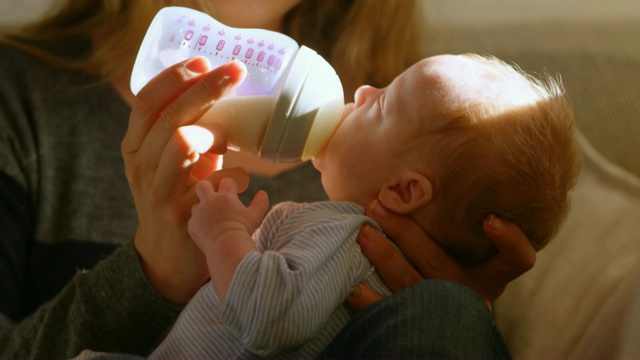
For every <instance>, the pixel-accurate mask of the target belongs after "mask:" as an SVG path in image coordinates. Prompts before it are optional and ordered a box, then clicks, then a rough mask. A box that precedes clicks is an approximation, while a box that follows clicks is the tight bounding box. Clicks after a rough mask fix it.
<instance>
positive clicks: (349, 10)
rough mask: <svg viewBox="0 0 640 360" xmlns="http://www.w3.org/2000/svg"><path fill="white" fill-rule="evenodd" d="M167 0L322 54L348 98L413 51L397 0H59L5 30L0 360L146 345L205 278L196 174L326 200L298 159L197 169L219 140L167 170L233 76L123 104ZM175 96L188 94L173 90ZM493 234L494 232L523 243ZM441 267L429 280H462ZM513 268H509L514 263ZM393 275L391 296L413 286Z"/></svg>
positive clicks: (0, 52)
mask: <svg viewBox="0 0 640 360" xmlns="http://www.w3.org/2000/svg"><path fill="white" fill-rule="evenodd" d="M169 5H180V6H188V7H192V8H195V9H198V10H202V11H206V12H208V13H210V14H211V15H213V16H214V17H216V18H217V19H218V20H219V21H221V22H223V23H226V24H228V25H230V26H233V27H260V28H267V29H271V30H277V31H282V32H284V33H286V34H289V35H290V36H292V37H294V38H295V39H296V40H297V41H298V42H299V43H300V44H306V45H308V46H309V47H311V48H313V49H315V50H317V51H319V52H320V53H321V54H322V55H323V56H324V57H325V58H327V59H329V60H330V62H331V63H332V65H333V66H334V67H335V68H336V70H337V71H338V73H339V75H340V76H341V77H342V79H343V82H344V85H345V93H346V94H352V93H353V89H355V88H356V87H357V86H359V85H360V84H362V83H370V84H373V85H376V86H384V85H386V83H387V82H389V81H390V80H391V79H392V78H393V77H394V76H395V75H396V74H397V73H399V72H401V71H402V70H403V69H404V68H405V67H406V66H407V65H409V64H411V63H413V62H415V60H417V58H419V57H420V56H421V54H420V52H419V51H418V50H419V47H417V46H416V44H419V43H420V41H419V35H420V33H421V32H420V29H419V26H418V24H419V22H420V18H419V15H420V12H419V11H417V10H416V9H415V6H416V4H415V3H414V2H413V1H405V0H397V1H384V2H382V1H367V0H359V1H343V0H331V1H329V0H323V1H300V0H272V1H269V2H266V1H262V0H246V1H204V0H203V1H196V0H192V1H186V0H185V1H169V0H165V1H154V2H143V1H129V0H118V1H116V0H102V1H94V0H84V1H66V2H64V3H60V4H59V7H58V8H57V9H56V10H55V11H54V12H52V15H51V16H50V17H48V18H46V19H44V20H42V21H41V22H39V23H37V24H35V25H33V26H31V27H29V28H27V29H26V30H25V31H23V32H21V33H20V34H14V35H15V36H12V37H10V38H9V37H5V38H4V39H3V43H5V44H4V45H3V46H2V47H0V72H2V74H0V78H2V79H3V81H2V82H0V89H1V90H0V91H1V92H2V94H3V101H2V102H0V128H2V140H1V142H0V194H1V195H0V196H1V198H2V202H0V219H1V220H0V221H2V228H3V229H5V230H6V231H3V233H2V235H1V236H2V239H0V252H1V253H0V258H1V259H2V261H1V262H0V267H1V268H0V274H1V275H0V287H2V288H3V289H5V290H4V291H3V295H2V296H1V298H0V313H2V314H3V317H2V319H3V320H4V321H3V322H4V323H7V324H11V325H10V326H7V327H3V328H2V330H0V349H1V350H0V354H2V356H5V357H13V358H15V357H51V358H54V357H70V356H74V355H77V354H78V353H79V351H80V350H81V349H86V348H89V349H93V350H97V351H110V352H125V353H131V354H141V355H144V354H147V353H148V352H149V350H150V349H151V348H152V347H153V346H154V345H155V344H156V343H157V342H158V341H159V340H160V339H161V338H162V337H163V335H164V334H165V333H166V332H167V331H168V329H169V327H170V326H171V324H172V322H173V321H174V320H175V318H176V316H177V314H178V313H179V311H180V308H181V306H182V305H184V304H185V303H186V302H187V301H188V300H189V299H190V297H191V296H192V295H193V293H194V292H195V291H196V290H197V288H198V287H199V286H200V285H201V284H202V282H203V281H204V280H205V279H206V277H207V272H206V267H205V264H204V260H203V258H202V255H201V254H200V253H199V252H198V251H197V249H196V248H195V246H194V245H193V243H192V241H191V240H190V239H189V237H188V235H187V232H186V222H187V220H188V216H189V211H190V208H191V206H192V204H193V203H194V202H195V196H194V193H193V189H192V186H193V184H194V178H204V177H209V178H210V179H211V180H212V181H215V180H216V179H219V178H220V177H222V176H234V177H235V178H236V179H237V181H241V180H243V183H244V184H245V186H246V183H247V179H246V178H245V177H244V176H243V172H242V171H238V170H237V169H234V168H235V167H236V166H239V165H241V166H242V167H243V168H244V169H246V171H248V172H249V173H250V174H251V179H250V186H252V187H251V188H250V189H249V190H248V191H247V192H246V195H245V196H246V197H248V198H251V197H252V196H253V193H254V192H255V191H256V190H257V189H259V188H263V189H266V190H267V191H268V192H269V194H270V196H271V199H272V201H273V203H276V202H278V201H280V200H285V199H287V200H294V201H312V200H319V199H323V198H324V197H325V195H324V193H323V192H322V190H321V186H320V182H319V178H318V176H317V174H316V173H315V171H314V170H313V169H312V168H311V166H309V165H304V164H303V165H300V164H293V165H291V164H287V165H277V166H276V165H274V164H265V163H262V162H260V161H257V160H255V159H253V158H244V157H240V156H238V155H237V154H235V153H229V154H227V155H226V156H225V162H224V166H225V167H226V168H228V169H225V170H222V171H220V172H215V173H213V174H212V175H209V174H210V173H211V172H212V171H213V170H215V169H216V168H217V167H216V164H217V162H218V161H219V160H220V159H219V157H218V156H217V155H215V154H213V153H214V152H220V151H216V150H220V148H221V147H222V148H223V147H224V146H223V145H224V144H223V141H220V142H219V143H217V145H216V146H214V149H212V150H211V151H210V152H208V153H205V154H203V155H202V156H200V157H199V161H197V167H196V168H197V171H195V172H193V174H192V172H191V170H192V167H186V168H185V167H182V166H176V165H175V164H185V161H191V162H193V160H195V157H194V154H195V150H194V144H191V143H190V142H189V138H188V136H187V135H188V134H186V133H185V132H184V131H181V130H179V128H180V126H182V125H187V124H189V123H193V122H194V121H195V119H197V117H198V115H199V111H201V110H194V109H202V108H203V105H204V104H210V103H211V101H213V100H215V99H217V98H218V97H220V96H222V95H224V93H225V92H226V91H229V90H230V89H231V88H232V87H233V86H235V85H236V83H237V81H239V80H240V79H239V78H238V76H239V75H238V73H237V69H236V70H234V69H233V67H229V66H226V67H225V66H223V67H221V68H219V69H215V70H213V71H209V70H210V69H208V68H206V65H203V64H202V63H200V62H197V61H196V62H186V63H185V64H180V65H178V66H176V67H174V68H172V70H169V71H168V72H167V75H166V76H165V77H161V78H160V79H158V80H156V81H152V82H151V83H150V85H149V86H147V87H146V88H145V89H144V90H143V91H142V92H141V93H140V94H139V95H138V96H137V97H135V98H134V97H133V95H132V94H131V92H130V91H129V87H128V77H129V74H130V72H131V67H132V64H133V61H134V59H135V55H136V52H137V49H138V46H139V44H140V41H141V39H142V37H143V36H144V33H145V31H146V28H147V26H148V24H149V23H150V21H151V19H152V17H153V16H154V15H155V13H156V12H157V11H158V10H159V9H160V8H161V7H163V6H169ZM392 25H393V26H392ZM389 29H393V31H390V32H389ZM383 35H384V36H383ZM380 39H385V41H384V42H381V41H380ZM392 47H397V49H395V50H394V49H393V48H392ZM5 79H6V80H5ZM224 79H226V80H224ZM225 81H226V82H225ZM221 82H222V84H221ZM205 89H206V90H208V91H204V90H205ZM211 89H214V91H211ZM187 90H188V93H189V94H192V95H193V96H184V97H180V96H179V95H180V94H182V92H183V91H187ZM204 94H206V96H205V95H204ZM127 118H129V123H127V120H126V119H127ZM125 134H126V136H125ZM123 138H124V141H123V140H122V139H123ZM121 141H122V146H121V147H120V142H121ZM121 151H122V153H121ZM122 158H124V164H123V162H122V160H121V159H122ZM123 169H125V170H124V171H123ZM192 176H193V177H192ZM300 184H304V185H302V186H301V185H300ZM131 193H132V194H133V196H130V195H129V194H131ZM502 234H503V237H500V236H498V239H500V238H504V239H507V240H510V239H511V240H513V239H516V240H518V239H517V236H521V234H519V235H517V236H513V235H509V233H508V232H506V233H502ZM504 234H507V235H508V236H506V237H505V236H504ZM409 235H411V236H425V235H424V234H419V233H418V234H409ZM401 238H404V237H403V235H401V234H399V236H398V239H401ZM131 239H133V242H132V241H131ZM398 239H396V240H398ZM519 243H523V242H522V241H520V242H519ZM383 244H384V243H383ZM374 249H375V247H374ZM409 249H410V247H409ZM374 258H375V257H374ZM444 259H445V260H444V261H449V260H446V259H447V258H446V257H445V258H444ZM101 260H102V261H101ZM437 261H443V260H437ZM98 262H99V264H97V263H98ZM415 263H416V266H417V267H418V268H419V269H421V272H420V274H418V273H417V272H413V273H409V274H412V275H411V276H412V277H411V278H412V279H417V278H418V277H419V276H435V275H438V274H434V273H433V272H430V271H424V268H425V266H428V264H431V262H425V261H421V260H418V261H417V262H415ZM96 264H97V265H96ZM403 264H404V266H408V267H410V265H409V264H407V263H403ZM447 264H449V265H450V267H446V268H445V267H440V269H442V271H443V274H439V275H440V276H435V277H445V278H453V279H457V280H460V281H464V282H466V283H471V280H469V277H468V274H467V273H466V272H464V271H462V270H461V269H460V268H459V267H456V264H454V263H451V262H447ZM525 267H526V266H525ZM450 268H453V269H456V271H457V272H455V271H454V272H452V271H451V270H449V269H450ZM511 268H514V269H516V270H514V273H515V276H517V275H519V273H521V272H522V270H521V267H518V266H511ZM83 269H91V271H88V272H87V271H83ZM481 273H482V274H486V273H487V272H481ZM452 274H453V275H452ZM471 275H474V274H471ZM483 276H484V277H483ZM390 277H391V278H392V279H393V278H394V277H393V276H390ZM483 278H490V277H489V276H486V275H482V276H475V277H473V279H474V281H475V282H479V283H480V284H481V285H480V287H481V288H482V289H485V290H487V291H488V294H489V295H488V296H486V297H485V298H487V299H491V298H492V297H494V296H496V294H499V292H496V291H494V290H495V289H494V288H501V287H503V286H504V285H505V284H506V283H507V282H508V281H509V280H511V279H500V281H497V282H496V281H493V282H492V281H489V282H484V283H483ZM504 280H506V281H504ZM391 281H393V280H391ZM400 281H401V283H402V286H399V287H396V288H397V289H400V288H403V287H405V286H407V285H408V284H409V283H407V281H405V280H404V279H400ZM486 284H489V285H486ZM474 286H477V285H475V284H474ZM365 293H366V291H365ZM374 300H375V296H369V297H363V298H361V300H359V301H358V303H359V304H363V303H364V304H368V303H370V302H372V301H374ZM140 329H144V331H140Z"/></svg>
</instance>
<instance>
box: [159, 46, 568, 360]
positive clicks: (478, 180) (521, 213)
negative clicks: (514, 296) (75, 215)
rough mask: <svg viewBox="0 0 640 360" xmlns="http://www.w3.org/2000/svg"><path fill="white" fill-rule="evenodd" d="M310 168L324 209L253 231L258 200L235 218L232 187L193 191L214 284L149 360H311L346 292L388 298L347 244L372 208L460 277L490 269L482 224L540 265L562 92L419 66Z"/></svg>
mask: <svg viewBox="0 0 640 360" xmlns="http://www.w3.org/2000/svg"><path fill="white" fill-rule="evenodd" d="M313 163H314V165H315V167H316V168H317V169H318V170H319V171H320V172H321V173H322V183H323V186H324V188H325V190H326V192H327V194H328V195H329V198H330V199H331V201H328V202H320V203H310V204H297V203H282V204H278V205H276V206H275V207H274V208H273V210H272V211H270V212H269V214H267V215H266V217H265V218H264V221H262V219H263V216H264V214H265V212H266V210H267V208H268V200H267V196H266V194H265V193H264V192H261V193H258V194H257V195H256V197H255V198H254V200H253V202H252V203H251V205H250V206H248V207H245V206H244V205H243V204H242V203H241V202H240V201H239V200H238V197H237V195H236V190H237V188H236V184H235V183H234V182H233V181H232V180H230V179H224V180H223V181H222V182H221V183H220V184H219V187H218V188H217V189H215V188H214V187H213V186H212V185H211V183H209V182H206V181H204V182H201V183H199V184H198V185H197V187H196V192H197V195H198V197H199V199H200V202H199V204H197V205H196V206H194V208H193V211H192V215H193V216H192V218H191V220H190V222H189V232H190V234H191V236H192V237H193V239H194V241H195V242H196V243H197V245H198V246H199V248H200V249H201V250H202V251H203V253H204V254H205V255H206V258H207V263H208V266H209V270H210V273H211V282H210V283H208V284H206V285H205V286H203V288H202V289H201V290H200V291H199V292H198V294H196V296H195V297H194V299H193V300H192V301H191V302H190V303H189V305H188V306H187V308H186V309H185V310H184V311H183V314H182V315H181V317H180V319H179V320H178V322H177V324H176V326H175V327H174V329H173V330H172V332H171V333H170V334H169V335H168V337H167V338H166V339H165V341H164V342H163V343H162V344H161V346H160V347H159V348H158V349H157V350H156V352H155V353H154V354H153V355H152V357H154V356H158V357H179V358H184V357H194V358H234V357H249V356H253V355H259V356H267V355H273V354H275V353H280V352H283V351H286V352H288V354H291V355H292V356H294V357H307V358H311V357H314V356H316V355H318V354H319V352H320V351H321V350H322V349H324V348H325V346H326V345H327V344H328V343H329V341H330V340H331V339H332V338H333V336H335V335H336V334H337V332H338V331H339V330H340V329H341V327H342V326H343V325H344V324H345V323H346V322H347V321H348V319H349V318H350V316H351V313H350V311H349V310H348V309H347V307H346V306H345V305H344V304H343V301H344V299H345V298H346V297H347V296H348V295H349V293H350V292H351V290H352V289H353V288H354V287H355V286H356V285H357V284H358V283H360V282H364V283H365V284H367V285H369V287H371V288H372V289H373V290H375V291H377V292H378V293H380V294H389V293H390V291H389V290H388V289H387V288H386V287H385V286H384V285H383V284H382V282H381V281H380V279H379V278H378V277H377V275H376V273H375V272H374V270H373V268H372V266H371V265H370V264H369V262H368V261H367V259H366V258H365V257H364V256H363V255H362V254H361V252H360V251H359V247H358V245H357V244H356V237H357V234H358V231H359V229H360V227H361V226H362V225H363V224H370V225H372V226H374V227H377V225H376V224H375V223H373V221H372V220H371V219H369V218H367V217H366V216H364V210H363V209H364V206H365V205H366V204H367V203H368V202H369V201H370V200H372V199H377V200H378V201H379V202H380V203H381V204H382V205H383V206H385V207H386V208H388V209H390V210H392V211H394V212H397V213H401V214H408V215H410V216H411V217H412V218H413V219H414V220H415V221H416V222H417V223H418V224H419V225H420V226H421V227H422V228H423V229H424V230H425V231H426V232H427V233H428V234H429V235H430V236H431V237H432V238H433V239H434V240H435V241H436V242H438V243H439V244H440V245H441V246H442V247H443V248H445V249H446V250H447V251H448V252H449V253H450V254H451V255H452V256H454V257H455V258H456V259H457V260H458V261H459V262H460V263H461V264H463V265H465V266H472V265H474V264H479V263H481V262H483V261H486V260H487V259H489V258H490V257H491V256H493V255H494V254H495V253H496V248H495V247H494V246H493V245H492V243H491V242H490V241H489V239H488V238H487V237H486V236H485V235H484V233H483V231H482V222H483V220H484V219H485V218H486V216H487V215H488V214H497V215H500V216H502V217H504V218H506V219H508V220H510V221H512V222H514V223H515V224H517V225H519V226H520V228H521V229H522V230H523V231H524V232H525V234H526V235H527V236H528V238H529V239H530V240H531V242H532V243H533V245H534V246H535V247H536V249H542V248H543V247H544V246H545V245H546V244H547V243H548V242H549V240H550V239H551V238H552V237H553V236H554V234H555V233H556V232H557V231H558V229H559V227H560V225H561V223H562V221H563V219H564V217H565V215H566V213H567V209H568V192H569V190H570V189H571V187H572V186H573V185H574V183H575V180H576V177H577V174H578V171H579V155H578V150H577V145H576V142H575V139H574V118H573V113H572V111H571V108H570V106H569V105H568V103H567V100H566V99H565V97H564V94H563V91H562V89H561V87H560V85H559V84H558V83H557V82H555V81H553V80H552V79H549V80H548V81H547V82H541V81H538V80H535V79H533V78H532V77H530V76H528V75H526V74H524V73H522V72H521V71H519V70H517V69H515V68H513V67H511V66H509V65H507V64H505V63H503V62H501V61H499V60H497V59H495V58H487V57H481V56H478V55H458V56H453V55H443V56H435V57H430V58H427V59H424V60H422V61H420V62H418V63H417V64H415V65H413V66H412V67H411V68H409V69H408V70H407V71H405V72H404V73H403V74H401V75H400V76H398V77H397V78H396V79H395V80H394V81H393V82H392V83H391V84H390V85H389V86H388V87H387V88H384V89H376V88H373V87H369V86H364V87H361V88H359V89H358V91H357V92H356V94H355V102H354V103H352V104H348V105H347V107H346V109H345V111H344V114H343V118H342V119H341V123H340V124H339V126H338V128H337V129H336V131H335V134H334V135H333V137H332V138H331V140H330V141H329V143H328V144H327V145H326V146H325V148H324V149H323V150H322V151H321V152H320V154H318V156H317V157H316V158H315V159H313Z"/></svg>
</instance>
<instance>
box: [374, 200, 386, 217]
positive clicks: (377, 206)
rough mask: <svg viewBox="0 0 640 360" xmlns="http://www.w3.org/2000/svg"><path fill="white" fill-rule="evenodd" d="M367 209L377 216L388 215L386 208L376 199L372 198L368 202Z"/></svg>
mask: <svg viewBox="0 0 640 360" xmlns="http://www.w3.org/2000/svg"><path fill="white" fill-rule="evenodd" d="M369 211H370V212H371V213H372V214H374V215H376V216H379V217H385V216H387V215H389V213H388V212H387V210H386V209H385V208H384V206H382V205H381V204H380V202H379V201H378V200H373V201H372V202H370V203H369Z"/></svg>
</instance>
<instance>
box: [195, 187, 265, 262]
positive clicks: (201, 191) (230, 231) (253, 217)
mask: <svg viewBox="0 0 640 360" xmlns="http://www.w3.org/2000/svg"><path fill="white" fill-rule="evenodd" d="M195 190H196V194H197V195H198V199H200V202H199V203H197V204H196V205H194V206H193V208H192V209H191V219H189V225H188V229H189V234H190V235H191V237H192V238H193V240H194V242H195V243H196V245H197V246H198V247H199V248H200V250H201V251H203V252H204V253H205V254H206V253H207V251H206V248H208V247H210V246H211V245H212V244H213V243H215V242H217V241H220V240H223V239H225V238H227V237H241V236H244V237H246V236H247V235H248V236H251V234H253V232H254V231H255V230H256V229H257V228H258V226H259V225H260V222H261V221H262V218H263V217H264V214H265V212H266V211H267V208H268V207H269V199H268V197H267V193H266V192H264V191H259V192H258V193H257V194H256V195H255V197H254V198H253V201H252V202H251V205H249V207H245V206H244V204H243V203H242V202H241V201H240V199H239V198H238V187H237V184H236V183H235V181H233V179H231V178H224V179H222V180H221V181H220V183H219V185H218V189H217V190H216V189H215V188H214V186H213V184H211V183H210V182H209V181H206V180H204V181H200V182H199V183H198V184H197V185H196V187H195ZM229 240H232V238H231V239H229Z"/></svg>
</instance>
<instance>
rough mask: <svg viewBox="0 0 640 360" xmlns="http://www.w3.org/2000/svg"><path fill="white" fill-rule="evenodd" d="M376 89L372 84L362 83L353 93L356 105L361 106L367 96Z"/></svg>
mask: <svg viewBox="0 0 640 360" xmlns="http://www.w3.org/2000/svg"><path fill="white" fill-rule="evenodd" d="M376 90H377V89H376V88H374V87H373V86H369V85H363V86H360V87H359V88H358V89H357V90H356V93H355V96H354V103H355V105H356V107H358V106H361V105H362V104H364V103H365V102H366V101H367V97H368V96H370V95H371V94H372V93H374V92H375V91H376Z"/></svg>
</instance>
